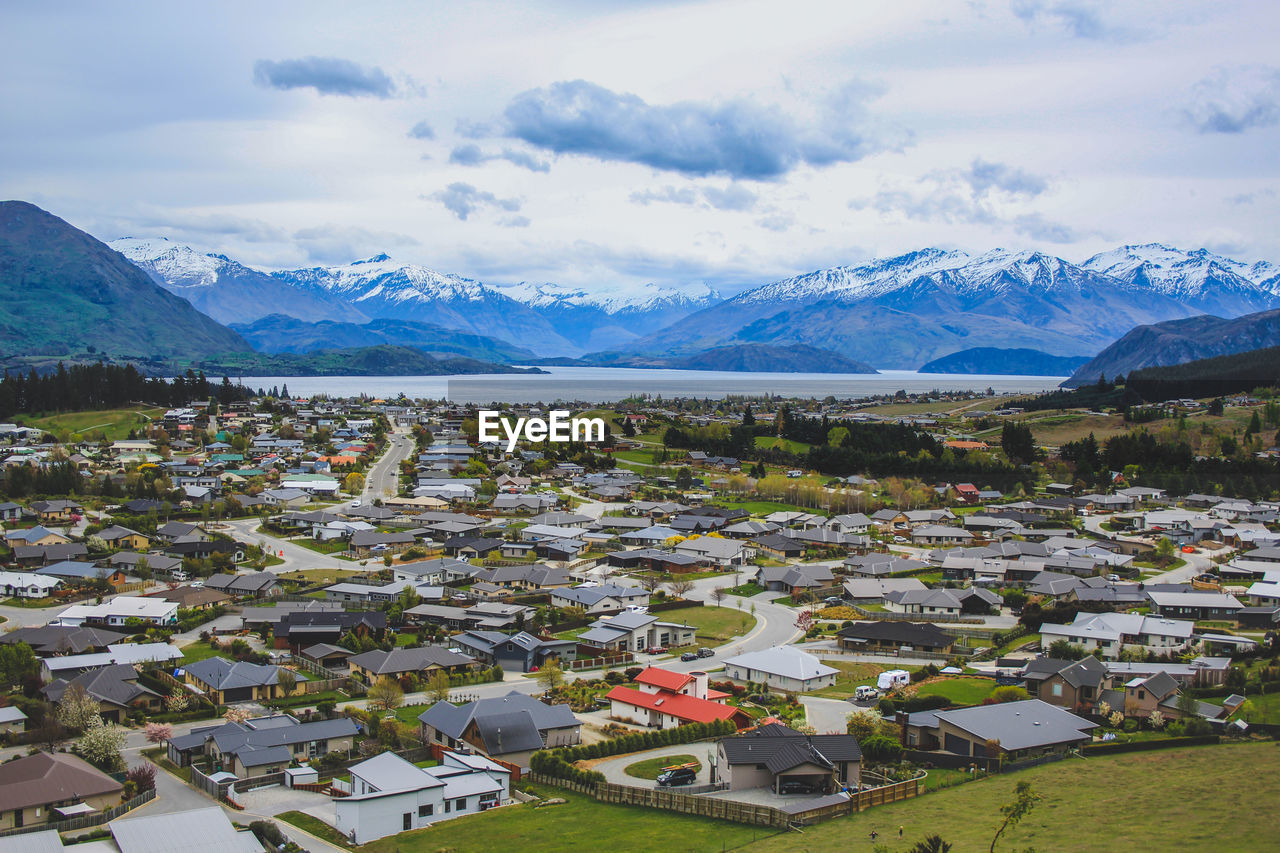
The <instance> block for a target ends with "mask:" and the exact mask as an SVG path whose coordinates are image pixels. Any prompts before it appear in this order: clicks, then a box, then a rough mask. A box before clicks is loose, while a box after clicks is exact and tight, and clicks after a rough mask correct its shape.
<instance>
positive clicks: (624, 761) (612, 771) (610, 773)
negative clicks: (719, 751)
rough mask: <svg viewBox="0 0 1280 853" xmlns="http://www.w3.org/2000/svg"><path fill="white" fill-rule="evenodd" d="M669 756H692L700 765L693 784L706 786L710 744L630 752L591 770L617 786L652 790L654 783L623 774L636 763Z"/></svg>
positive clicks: (597, 765) (655, 785)
mask: <svg viewBox="0 0 1280 853" xmlns="http://www.w3.org/2000/svg"><path fill="white" fill-rule="evenodd" d="M669 755H692V756H693V757H694V758H696V759H697V760H698V761H699V762H700V763H701V764H702V767H701V769H699V770H698V781H697V782H696V783H695V784H698V785H707V784H710V780H711V761H712V759H713V757H714V756H715V745H714V744H711V743H684V744H678V745H676V746H663V747H659V748H658V749H649V750H645V751H644V752H632V753H629V754H627V755H619V756H617V757H615V758H610V759H609V760H607V761H601V762H600V763H599V764H596V765H595V766H593V767H592V768H591V769H592V770H595V771H597V772H599V773H603V774H604V778H605V779H607V780H608V781H610V782H614V783H616V784H618V785H630V786H632V787H633V788H654V787H657V784H658V783H656V782H651V781H649V780H647V779H637V778H636V777H634V776H628V775H627V774H626V772H625V770H626V768H628V767H630V766H631V765H632V764H635V763H636V762H637V761H647V760H648V759H650V758H664V757H666V756H669ZM672 790H673V791H679V790H680V788H672Z"/></svg>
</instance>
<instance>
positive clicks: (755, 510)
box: [719, 500, 821, 515]
mask: <svg viewBox="0 0 1280 853" xmlns="http://www.w3.org/2000/svg"><path fill="white" fill-rule="evenodd" d="M719 503H720V504H722V505H723V506H726V507H730V508H732V509H745V510H746V511H747V512H749V513H751V514H752V515H768V514H769V513H771V512H815V510H814V509H813V507H803V506H796V505H795V504H789V503H786V502H784V501H733V500H725V501H719ZM818 512H819V514H821V512H820V511H818Z"/></svg>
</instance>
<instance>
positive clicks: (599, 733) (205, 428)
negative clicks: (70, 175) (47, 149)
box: [0, 376, 1280, 853]
mask: <svg viewBox="0 0 1280 853" xmlns="http://www.w3.org/2000/svg"><path fill="white" fill-rule="evenodd" d="M23 381H26V380H10V379H8V378H6V379H5V382H4V387H3V389H0V390H4V391H5V394H6V397H5V399H6V400H10V401H11V400H14V399H18V398H20V397H22V395H26V396H27V397H30V396H31V395H32V393H33V389H32V388H18V391H17V392H15V391H14V390H13V389H14V388H15V387H16V386H17V385H21V383H22V382H23ZM37 381H38V380H35V379H32V380H31V382H33V383H35V382H37ZM186 387H187V388H189V389H190V392H191V393H189V394H188V395H187V397H185V398H183V399H181V401H180V402H179V403H177V404H172V399H171V400H169V401H166V403H165V404H164V405H159V406H149V405H141V404H140V405H132V406H127V407H117V408H115V409H101V410H94V411H82V412H81V411H64V412H58V411H54V410H55V409H58V408H61V409H65V410H74V409H75V408H77V407H76V406H74V405H65V404H64V403H63V402H62V401H55V402H54V403H53V404H51V405H49V406H48V409H49V411H45V412H41V413H37V414H33V415H22V416H20V417H19V416H11V417H13V421H12V422H9V423H3V424H0V451H2V453H3V462H4V466H3V483H2V486H3V488H2V489H0V493H2V497H3V498H4V500H3V502H0V521H3V535H4V547H3V549H2V550H0V556H2V558H3V566H0V599H3V602H2V603H0V617H3V619H4V622H3V625H2V626H0V627H3V634H0V679H2V680H3V684H0V689H2V690H3V691H4V692H3V694H0V743H2V744H3V746H0V759H2V762H0V839H2V841H0V844H2V846H3V847H4V849H5V850H15V851H22V850H24V849H29V850H33V851H34V850H42V851H43V850H50V849H61V848H62V847H64V846H67V847H74V846H75V845H76V843H77V842H81V841H84V842H92V843H93V844H94V845H98V846H96V847H94V848H93V849H102V850H118V851H120V853H135V851H138V852H139V853H141V851H153V850H154V851H161V850H175V849H193V850H194V849H199V850H224V849H225V850H228V851H230V850H235V851H249V850H261V849H264V847H265V848H267V849H273V850H276V849H281V850H283V849H289V850H300V849H309V850H348V849H368V850H370V851H383V850H392V849H395V850H406V851H408V850H441V849H451V850H459V851H461V850H471V849H476V850H494V849H500V848H501V847H502V846H504V844H509V843H511V842H519V841H521V840H523V841H524V842H526V843H527V844H532V845H533V846H530V849H538V850H560V849H565V850H567V849H583V848H585V849H592V848H593V847H595V846H600V845H602V844H605V843H608V842H607V839H608V837H609V836H610V835H613V834H618V835H625V834H631V835H637V834H638V835H642V836H643V837H644V838H646V839H647V842H646V844H645V845H644V846H645V847H646V848H647V849H659V848H664V847H670V848H672V849H681V850H684V849H691V850H713V849H721V850H723V849H749V850H790V849H796V845H798V844H801V843H803V845H804V846H805V848H806V849H813V850H817V849H833V850H834V849H837V848H840V849H844V848H846V847H847V846H849V845H850V844H852V843H867V844H869V845H871V846H874V847H875V849H885V850H904V851H905V850H944V849H950V848H949V847H948V846H945V845H949V844H951V843H955V844H957V847H956V848H955V849H957V850H959V849H976V845H978V844H981V845H987V844H988V843H990V844H991V845H992V848H993V849H996V847H995V845H996V841H995V840H993V837H992V833H995V839H998V840H999V841H1000V847H999V849H1010V850H1012V849H1015V847H1014V844H1015V842H1014V841H1012V840H1011V839H1013V838H1015V837H1016V838H1018V839H1019V840H1018V841H1017V842H1016V843H1017V844H1019V845H1021V844H1023V841H1024V840H1025V841H1026V843H1028V844H1038V845H1041V848H1040V849H1060V848H1061V846H1062V842H1061V839H1064V838H1070V839H1076V840H1077V841H1078V833H1081V832H1085V833H1087V832H1090V831H1093V830H1091V829H1090V828H1089V827H1088V826H1085V825H1080V820H1086V822H1088V821H1090V820H1092V819H1091V818H1084V817H1082V815H1087V814H1088V811H1087V810H1088V809H1090V808H1101V806H1098V805H1097V803H1096V801H1093V800H1089V799H1087V798H1086V797H1085V796H1084V794H1083V793H1082V792H1084V791H1088V790H1092V791H1095V792H1096V791H1097V790H1099V789H1101V788H1104V787H1106V786H1118V787H1125V786H1129V787H1128V788H1126V790H1129V792H1130V793H1131V794H1134V795H1136V794H1137V792H1138V791H1137V789H1140V788H1143V787H1147V786H1160V785H1167V786H1168V789H1169V791H1170V792H1171V793H1170V794H1169V796H1171V797H1172V796H1175V795H1182V794H1185V793H1186V792H1187V791H1190V790H1194V789H1203V788H1204V787H1221V788H1227V787H1231V786H1232V785H1254V784H1258V785H1270V784H1272V783H1271V782H1270V781H1266V780H1267V779H1269V778H1270V777H1274V772H1273V770H1274V766H1275V765H1274V760H1271V761H1268V756H1274V743H1272V741H1273V739H1274V737H1275V736H1276V734H1277V733H1280V701H1277V697H1280V668H1278V667H1277V657H1276V656H1277V636H1278V631H1280V500H1276V499H1275V496H1276V494H1277V486H1278V485H1280V481H1278V480H1277V475H1276V473H1275V464H1276V463H1275V462H1274V456H1275V455H1276V452H1277V451H1276V450H1275V448H1274V446H1272V442H1270V441H1268V440H1267V433H1268V432H1274V430H1276V429H1277V428H1280V406H1278V405H1277V404H1276V403H1274V402H1272V401H1271V400H1270V398H1268V397H1263V396H1251V395H1239V396H1236V397H1233V398H1231V399H1226V400H1223V399H1217V400H1207V401H1203V400H1202V401H1196V400H1178V401H1170V402H1168V403H1166V404H1164V405H1163V406H1161V407H1156V408H1155V409H1154V410H1153V411H1151V412H1142V411H1128V410H1127V411H1124V412H1116V411H1110V412H1108V411H1083V412H1081V411H1077V412H1073V413H1069V414H1063V413H1061V412H1057V413H1054V414H1052V415H1046V414H1045V413H1044V412H1043V411H1040V410H1038V409H1037V403H1036V401H1035V400H1034V399H1017V398H1013V397H1008V396H1005V397H1001V396H998V395H995V394H993V393H986V394H984V393H976V392H975V393H968V394H940V393H939V394H932V395H911V396H909V395H900V396H895V397H888V398H876V399H866V400H860V401H837V400H834V399H832V398H828V399H827V400H825V401H814V400H808V401H806V400H779V399H766V398H761V399H751V400H745V399H741V400H734V399H725V400H718V401H712V400H665V401H664V400H659V399H649V398H643V397H640V398H631V399H628V400H625V401H621V402H617V403H612V404H609V405H608V406H596V407H594V408H593V407H592V406H591V405H590V404H581V403H580V404H575V405H573V406H571V407H570V406H569V405H567V404H565V405H560V404H558V408H556V409H554V410H553V409H552V408H551V407H542V406H526V405H521V406H516V405H509V406H506V407H504V408H503V409H502V410H501V412H500V413H498V412H495V411H493V410H484V411H483V412H482V411H481V410H480V409H479V408H478V407H474V406H462V405H456V404H451V403H448V402H434V401H421V400H409V399H405V398H399V399H367V398H361V399H348V400H342V399H329V398H326V397H316V398H310V399H302V398H296V397H292V396H290V395H289V394H288V391H287V388H286V389H281V390H277V389H271V390H270V391H266V392H263V393H258V392H252V391H250V390H249V389H243V388H239V386H232V385H231V384H230V382H229V380H224V382H223V385H222V386H218V385H216V384H211V383H207V382H205V381H204V378H203V377H202V376H201V377H199V378H198V380H197V379H196V378H195V377H188V381H187V385H186ZM166 393H168V392H166ZM9 405H10V406H12V403H10V404H9ZM570 408H571V409H572V413H573V414H574V415H575V416H577V417H579V418H590V419H592V420H593V421H594V422H596V423H599V424H600V425H602V426H603V434H598V433H600V430H593V431H590V432H594V433H597V434H595V435H590V436H588V435H586V434H583V435H579V434H578V432H577V430H576V429H575V431H574V434H572V435H569V436H567V438H568V440H565V441H560V440H554V441H552V440H545V439H546V430H543V431H541V433H540V434H532V433H531V432H530V431H525V432H524V433H521V431H520V429H519V427H517V428H516V430H513V431H509V432H506V433H502V432H500V431H499V430H498V429H497V428H496V425H495V424H496V423H497V421H496V420H495V418H496V415H497V414H501V416H502V417H503V418H507V417H509V418H511V419H512V421H513V422H515V423H525V424H535V423H538V422H539V421H538V419H543V420H542V421H541V422H542V423H544V424H545V423H546V420H545V419H547V418H552V419H553V420H554V419H556V418H563V417H565V416H567V415H568V413H569V409H570ZM521 419H523V420H521ZM555 422H557V423H559V422H560V421H555ZM575 423H576V422H575ZM1085 430H1088V431H1087V432H1085ZM1264 430H1265V431H1266V432H1264ZM565 431H566V433H567V426H566V429H565ZM517 433H520V435H519V436H517ZM531 434H532V438H534V439H538V438H542V439H543V440H531V439H530V436H531ZM587 438H589V439H590V440H584V439H587ZM1182 448H1190V450H1188V451H1186V452H1185V454H1184V450H1183V449H1182ZM1233 485H1238V486H1239V488H1233ZM1151 773H1159V774H1161V778H1159V779H1157V778H1147V779H1145V780H1144V781H1139V780H1141V779H1142V778H1143V774H1151ZM1228 773H1229V776H1227V775H1224V774H1228ZM1264 777H1265V778H1264ZM1055 786H1065V787H1062V788H1061V789H1060V790H1061V791H1063V792H1075V793H1079V794H1080V796H1079V798H1078V799H1079V802H1078V803H1073V804H1071V805H1070V806H1069V805H1068V803H1067V801H1068V800H1069V799H1071V798H1072V797H1073V796H1075V793H1060V794H1059V795H1058V800H1057V801H1055V802H1054V803H1053V809H1052V811H1053V812H1054V816H1052V817H1050V816H1046V815H1045V814H1043V813H1042V812H1040V811H1036V810H1035V809H1036V804H1037V803H1042V802H1044V801H1045V800H1046V799H1049V798H1050V797H1051V796H1053V794H1052V792H1053V791H1055V790H1059V789H1056V788H1055ZM1071 786H1074V787H1071ZM1265 790H1271V791H1274V788H1269V789H1265ZM1263 791H1264V789H1261V788H1260V789H1258V791H1256V792H1254V794H1252V795H1256V796H1264V795H1265V794H1264V793H1263ZM1246 793H1247V792H1246ZM1006 802H1007V803H1008V805H1006ZM1068 809H1076V810H1074V811H1068ZM1080 810H1084V811H1080ZM1010 814H1014V815H1015V817H1013V818H1010V817H1009V815H1010ZM1028 814H1029V815H1031V817H1027V815H1028ZM1002 816H1003V822H1002ZM1024 819H1025V821H1024ZM1020 821H1024V822H1023V823H1021V824H1020ZM1125 822H1126V824H1130V825H1140V826H1141V829H1142V832H1143V833H1144V837H1147V838H1148V839H1154V838H1156V837H1158V838H1159V839H1161V840H1160V841H1155V840H1151V841H1150V842H1149V843H1150V844H1152V845H1154V846H1165V844H1166V842H1167V839H1169V838H1174V837H1176V836H1174V835H1167V836H1153V835H1151V834H1150V833H1153V832H1154V833H1159V832H1161V831H1164V830H1160V829H1158V828H1152V827H1151V826H1150V825H1149V822H1146V819H1145V818H1144V819H1138V818H1135V817H1134V816H1132V815H1130V816H1129V817H1127V818H1126V819H1125ZM1024 830H1025V831H1028V832H1029V833H1030V834H1029V835H1026V836H1021V835H1017V834H1016V833H1018V832H1022V831H1024ZM1167 831H1168V832H1170V833H1173V832H1177V831H1180V830H1178V829H1177V828H1176V827H1174V828H1170V829H1168V830H1167ZM1238 832H1239V837H1238V838H1237V839H1236V842H1235V843H1236V844H1238V845H1239V847H1238V849H1257V848H1260V847H1262V846H1265V844H1266V842H1265V841H1263V839H1264V838H1268V837H1269V835H1268V833H1269V828H1268V827H1267V826H1266V825H1265V822H1264V823H1253V822H1246V823H1244V824H1243V825H1240V826H1239V828H1238ZM801 833H802V834H803V835H801ZM1002 833H1007V835H1004V836H1003V837H1002V835H1001V834H1002ZM553 836H554V838H553ZM176 837H187V838H193V839H198V845H196V846H191V847H189V848H182V847H179V846H175V845H176V842H175V841H174V840H173V839H174V838H176ZM801 837H803V839H804V841H803V842H801V841H800V840H799V839H800V838H801ZM533 839H536V842H534V841H533ZM1055 839H1057V840H1055ZM193 844H195V842H193ZM24 845H25V846H24ZM895 845H896V846H895ZM912 845H915V846H912ZM84 849H86V850H88V849H90V848H89V847H85V848H84ZM984 849H985V848H984ZM1018 849H1021V848H1020V847H1019V848H1018ZM1232 849H1237V848H1234V847H1233V848H1232Z"/></svg>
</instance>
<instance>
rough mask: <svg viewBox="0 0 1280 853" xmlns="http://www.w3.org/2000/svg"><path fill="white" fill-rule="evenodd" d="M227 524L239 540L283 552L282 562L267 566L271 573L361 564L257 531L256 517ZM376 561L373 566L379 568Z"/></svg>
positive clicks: (257, 521) (279, 552)
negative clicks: (319, 552) (318, 552)
mask: <svg viewBox="0 0 1280 853" xmlns="http://www.w3.org/2000/svg"><path fill="white" fill-rule="evenodd" d="M226 524H227V526H228V527H230V528H232V530H233V531H234V532H233V535H234V536H235V537H236V538H237V539H239V540H240V541H241V542H247V543H249V544H258V543H262V544H265V546H266V548H267V549H268V550H273V551H274V553H275V555H276V556H278V557H279V556H281V552H284V554H283V559H284V562H283V563H280V564H278V565H275V566H268V567H267V569H266V571H268V572H271V573H273V574H277V575H278V574H283V573H285V572H292V571H295V570H298V569H332V570H335V571H336V570H347V571H350V570H352V569H360V568H361V565H360V563H357V562H352V561H351V560H339V559H338V558H337V557H333V556H330V555H328V554H317V553H316V552H315V551H312V550H311V549H310V548H303V547H302V546H301V545H298V544H295V543H293V542H290V541H289V540H288V539H280V538H279V537H276V536H271V535H269V534H266V533H261V532H259V531H258V526H259V524H260V521H259V520H258V519H256V518H250V519H238V520H235V521H228V522H226ZM381 565H382V564H381V563H378V565H377V566H375V568H381Z"/></svg>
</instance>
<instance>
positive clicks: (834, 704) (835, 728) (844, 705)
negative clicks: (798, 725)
mask: <svg viewBox="0 0 1280 853" xmlns="http://www.w3.org/2000/svg"><path fill="white" fill-rule="evenodd" d="M800 704H801V705H804V715H805V719H806V721H807V722H808V723H809V725H811V726H813V729H814V731H816V732H817V733H818V734H820V735H827V734H840V735H842V734H844V733H845V731H846V727H845V723H846V720H848V718H849V715H850V714H852V713H853V712H854V711H856V710H858V708H857V706H855V705H853V704H852V703H850V702H846V701H844V700H842V699H826V698H824V697H821V696H801V697H800Z"/></svg>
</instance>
